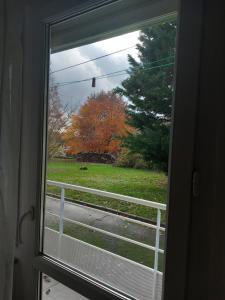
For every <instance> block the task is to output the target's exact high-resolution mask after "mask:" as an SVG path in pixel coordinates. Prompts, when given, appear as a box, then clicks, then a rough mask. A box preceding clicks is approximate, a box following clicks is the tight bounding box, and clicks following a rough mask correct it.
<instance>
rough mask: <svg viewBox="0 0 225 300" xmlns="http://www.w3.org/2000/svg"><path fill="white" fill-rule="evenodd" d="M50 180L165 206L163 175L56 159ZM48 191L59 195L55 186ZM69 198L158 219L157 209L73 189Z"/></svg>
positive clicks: (50, 172)
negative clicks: (82, 167) (85, 168)
mask: <svg viewBox="0 0 225 300" xmlns="http://www.w3.org/2000/svg"><path fill="white" fill-rule="evenodd" d="M84 165H85V166H87V170H80V167H81V166H84ZM47 178H48V179H50V180H55V181H60V182H65V183H71V184H76V185H82V186H85V187H90V188H96V189H100V190H105V191H108V192H113V193H118V194H123V195H129V196H133V197H137V198H142V199H146V200H151V201H155V202H160V203H166V188H167V177H166V175H165V174H164V173H162V172H156V171H151V170H137V169H129V168H119V167H114V166H112V165H104V164H84V163H76V162H75V161H74V160H54V161H50V162H49V163H48V172H47ZM48 192H51V193H56V194H59V193H60V191H59V189H58V188H56V187H48ZM66 197H69V198H71V199H77V200H82V201H85V202H88V203H95V204H98V205H101V206H104V207H108V208H113V209H116V210H119V211H123V212H128V213H130V214H134V215H138V216H142V217H145V218H148V219H151V220H155V218H156V210H155V209H151V208H147V207H144V206H141V205H136V204H132V203H126V202H122V201H117V200H113V199H109V198H104V197H99V196H95V195H91V194H88V193H81V192H77V191H72V190H66ZM164 219H165V214H163V216H162V221H164Z"/></svg>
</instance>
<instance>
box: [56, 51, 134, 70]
mask: <svg viewBox="0 0 225 300" xmlns="http://www.w3.org/2000/svg"><path fill="white" fill-rule="evenodd" d="M134 47H136V45H133V46H130V47H127V48H124V49H120V50H117V51H114V52H111V53H108V54H105V55H101V56H98V57H95V58H92V59H89V60H86V61H83V62H81V63H78V64H74V65H70V66H67V67H64V68H61V69H58V70H54V71H52V72H50V74H54V73H57V72H62V71H65V70H68V69H71V68H75V67H78V66H81V65H84V64H87V63H89V62H92V61H95V60H98V59H102V58H105V57H108V56H111V55H114V54H116V53H120V52H123V51H126V50H129V49H131V48H134Z"/></svg>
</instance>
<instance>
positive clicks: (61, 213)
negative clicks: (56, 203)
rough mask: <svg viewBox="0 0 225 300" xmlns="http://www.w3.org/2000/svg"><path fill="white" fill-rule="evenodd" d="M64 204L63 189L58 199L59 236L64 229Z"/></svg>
mask: <svg viewBox="0 0 225 300" xmlns="http://www.w3.org/2000/svg"><path fill="white" fill-rule="evenodd" d="M64 202H65V189H64V188H62V189H61V198H60V211H59V235H60V236H61V235H62V234H63V227H64Z"/></svg>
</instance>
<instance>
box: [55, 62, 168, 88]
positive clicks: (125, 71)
mask: <svg viewBox="0 0 225 300" xmlns="http://www.w3.org/2000/svg"><path fill="white" fill-rule="evenodd" d="M171 65H174V62H171V63H167V64H161V65H157V66H153V67H149V68H143V70H153V69H156V68H165V67H169V66H171ZM128 71H129V69H124V70H119V71H115V72H111V73H107V74H103V75H101V76H93V77H90V78H86V79H82V80H76V81H68V82H62V83H56V84H55V85H56V86H57V87H61V86H66V85H70V84H76V83H81V82H86V81H91V80H92V79H93V78H95V79H106V78H109V77H116V76H121V75H126V74H128Z"/></svg>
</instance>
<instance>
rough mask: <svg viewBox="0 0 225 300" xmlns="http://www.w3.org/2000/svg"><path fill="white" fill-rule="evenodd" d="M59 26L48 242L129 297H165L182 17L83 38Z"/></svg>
mask: <svg viewBox="0 0 225 300" xmlns="http://www.w3.org/2000/svg"><path fill="white" fill-rule="evenodd" d="M59 28H60V24H58V25H57V32H61V35H62V36H61V39H60V40H61V41H62V43H61V45H59V44H58V48H55V47H54V43H55V40H54V39H55V38H56V37H55V31H54V27H53V28H52V33H51V41H52V47H51V50H52V52H51V54H50V62H51V63H50V70H49V74H50V76H49V78H50V80H49V101H48V137H47V138H48V149H47V156H48V160H47V166H46V167H47V176H46V177H47V180H46V195H45V196H46V197H45V211H44V227H43V234H44V244H43V252H44V253H45V254H47V255H49V256H51V257H53V258H56V259H58V260H60V261H62V262H64V263H66V264H68V265H69V266H71V267H73V268H75V269H77V270H79V271H80V272H82V273H84V274H86V275H88V276H90V277H92V278H93V279H96V280H98V281H100V282H102V284H105V285H107V286H108V287H110V288H112V289H114V290H116V291H119V292H121V293H123V294H126V295H127V296H128V297H129V296H130V297H133V298H135V299H141V300H149V299H153V300H156V299H160V298H161V292H162V277H163V262H164V244H165V242H164V240H165V236H164V235H165V226H166V201H167V199H166V195H167V180H168V178H167V170H168V153H169V139H170V128H171V113H172V97H173V91H174V62H175V55H176V51H175V48H176V46H175V40H176V18H175V17H174V18H171V19H169V20H168V19H163V18H162V20H161V22H158V23H157V24H150V23H149V25H145V26H144V27H140V28H138V26H137V28H136V30H134V31H132V32H123V33H121V34H120V35H115V34H113V33H112V35H111V37H110V38H107V39H101V37H100V38H99V39H98V40H97V41H96V38H94V39H93V42H90V40H89V43H85V42H83V43H80V45H79V46H77V47H75V48H69V46H68V44H66V42H65V44H64V43H63V28H64V27H62V30H61V31H60V30H59ZM70 30H71V34H72V31H73V27H72V26H71V27H70ZM65 34H67V36H68V32H67V33H66V32H65ZM70 36H71V35H70ZM65 40H66V39H65ZM74 40H75V38H74ZM57 49H60V51H59V50H57Z"/></svg>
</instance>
